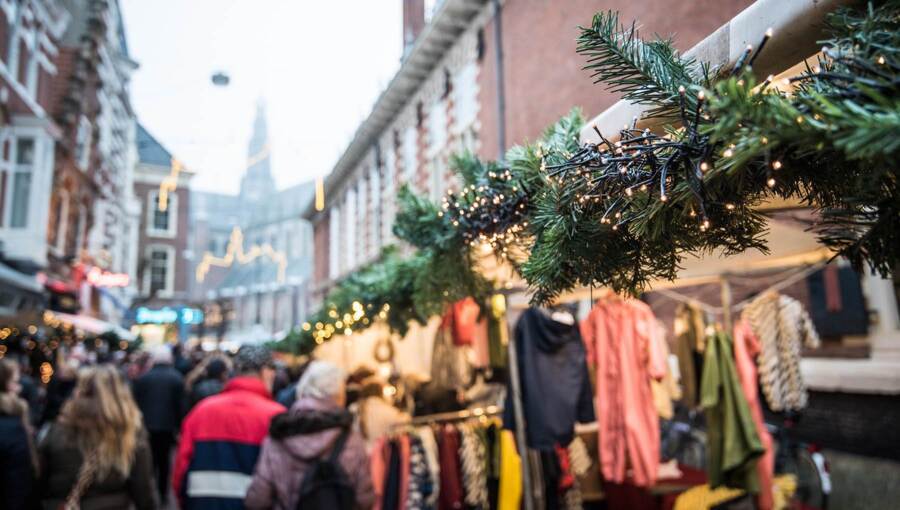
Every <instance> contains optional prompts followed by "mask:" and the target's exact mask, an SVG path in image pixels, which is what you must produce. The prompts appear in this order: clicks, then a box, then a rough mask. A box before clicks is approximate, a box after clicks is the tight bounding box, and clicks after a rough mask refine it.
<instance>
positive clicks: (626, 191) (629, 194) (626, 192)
mask: <svg viewBox="0 0 900 510" xmlns="http://www.w3.org/2000/svg"><path fill="white" fill-rule="evenodd" d="M625 194H626V195H628V196H629V197H630V196H631V195H633V194H634V192H633V191H631V188H625Z"/></svg>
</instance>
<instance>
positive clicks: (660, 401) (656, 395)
mask: <svg viewBox="0 0 900 510" xmlns="http://www.w3.org/2000/svg"><path fill="white" fill-rule="evenodd" d="M654 332H655V334H654V335H653V336H652V338H651V340H650V342H648V348H649V349H650V350H651V352H649V353H648V355H649V356H650V358H649V359H650V360H651V361H652V362H654V363H657V365H656V366H654V367H652V372H653V373H657V374H658V373H660V372H661V373H663V374H664V375H663V377H662V379H653V378H651V379H650V391H652V392H653V405H654V406H655V407H656V413H657V414H658V415H659V417H660V418H663V419H666V420H671V419H672V416H674V414H675V408H674V406H673V405H672V401H674V400H680V399H681V388H680V387H679V386H678V381H677V380H676V378H675V374H673V373H672V370H671V369H670V368H669V343H668V342H666V328H665V327H664V326H663V325H662V323H661V322H659V321H656V324H655V328H654Z"/></svg>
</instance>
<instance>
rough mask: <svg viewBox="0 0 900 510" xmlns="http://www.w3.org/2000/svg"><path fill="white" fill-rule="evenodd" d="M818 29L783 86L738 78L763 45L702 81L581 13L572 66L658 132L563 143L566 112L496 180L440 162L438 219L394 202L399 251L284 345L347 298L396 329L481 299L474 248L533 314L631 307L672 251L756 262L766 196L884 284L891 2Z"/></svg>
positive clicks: (893, 211)
mask: <svg viewBox="0 0 900 510" xmlns="http://www.w3.org/2000/svg"><path fill="white" fill-rule="evenodd" d="M826 29H827V31H828V32H829V36H830V38H829V39H827V40H825V41H822V44H823V45H824V47H823V56H822V58H821V59H820V61H819V63H818V65H817V66H815V67H814V68H812V69H808V70H807V71H806V72H805V73H803V74H802V75H801V76H797V77H794V78H791V79H789V80H788V82H789V83H790V84H793V85H795V87H794V88H793V89H790V87H787V85H788V84H787V83H780V84H776V83H772V81H771V77H770V78H769V79H767V80H765V81H764V82H763V83H758V82H757V80H756V79H755V78H754V75H753V74H752V64H753V62H754V60H755V58H756V57H757V55H758V54H759V51H760V50H762V47H763V46H764V45H765V43H766V41H767V39H768V37H769V34H766V37H765V38H763V39H762V44H760V45H759V47H758V48H757V50H756V51H752V50H751V49H748V51H747V52H745V53H744V55H743V56H742V57H741V58H740V59H739V61H738V63H737V64H736V65H735V66H734V67H733V68H732V69H731V70H730V72H724V71H723V70H718V71H717V72H716V73H715V74H713V73H711V72H710V70H709V68H708V67H707V66H705V65H702V64H700V63H697V62H696V61H694V60H691V59H686V58H684V57H682V56H681V55H679V54H678V52H677V51H676V50H675V49H674V46H673V44H672V41H671V40H662V39H656V40H652V41H644V40H642V39H641V38H640V36H639V34H638V31H637V29H636V27H635V26H634V25H631V26H630V27H627V26H623V25H621V24H620V23H619V21H618V16H617V15H616V14H615V13H612V12H606V13H599V14H597V15H596V16H595V17H594V19H593V23H592V25H591V26H590V27H588V28H582V31H581V36H580V37H579V40H578V50H577V51H578V52H579V53H580V54H582V55H584V56H585V57H586V58H587V65H586V67H585V69H587V70H589V71H590V72H591V73H592V76H593V77H594V78H595V80H596V81H597V82H602V83H604V84H606V86H607V87H608V88H609V89H610V90H612V91H614V92H618V93H621V94H622V95H623V97H624V98H625V99H628V100H630V101H632V102H635V103H638V104H643V105H646V106H649V107H650V108H649V110H648V112H647V114H646V115H647V116H648V117H651V118H654V119H661V120H663V121H664V122H665V124H664V125H663V127H662V129H661V132H651V131H650V130H638V129H635V125H632V126H630V127H627V126H626V127H625V128H624V129H623V130H622V131H621V132H620V133H618V135H619V139H618V141H617V142H615V143H613V142H611V141H610V140H607V139H606V138H604V137H603V136H602V134H600V133H598V134H600V138H601V143H599V144H585V145H581V146H579V143H578V140H579V132H580V130H581V128H582V126H583V120H582V118H581V116H580V114H579V113H578V112H577V111H573V112H572V113H571V114H569V115H567V116H565V117H563V118H562V119H561V120H560V121H559V122H557V123H556V124H554V125H553V126H551V127H550V128H548V130H547V131H546V132H545V133H544V135H543V137H542V138H541V140H540V141H539V142H537V143H534V144H525V145H522V146H517V147H513V148H512V149H510V150H509V151H508V153H507V155H506V165H505V166H501V165H499V164H497V163H492V162H482V161H479V160H478V159H477V158H476V157H474V156H473V155H471V154H462V155H459V156H457V157H455V158H453V159H452V161H451V167H452V168H453V170H454V171H455V172H456V174H457V175H458V176H459V180H460V182H461V187H460V189H459V190H458V191H451V192H449V193H448V194H447V196H445V197H444V198H443V199H442V201H441V205H440V206H438V205H437V204H434V203H432V202H431V201H429V200H427V199H425V198H422V197H418V196H416V195H415V194H413V193H412V192H410V191H409V190H408V189H404V190H402V191H401V193H400V196H399V211H398V215H397V219H396V223H395V225H394V233H395V234H396V235H397V236H398V237H399V238H400V239H402V240H404V241H406V242H408V243H409V244H411V245H412V246H413V247H414V248H415V252H414V254H413V255H412V256H411V257H408V258H406V259H401V258H400V257H399V256H398V255H396V253H395V252H390V253H388V254H387V255H385V257H383V259H382V260H381V261H380V262H378V263H376V264H374V265H373V266H370V267H367V268H364V269H363V270H361V271H360V272H359V274H354V275H352V276H350V277H348V278H347V279H346V280H345V281H344V282H341V284H340V285H339V286H338V288H337V289H336V290H335V291H334V292H333V293H332V294H331V295H329V298H328V299H327V300H326V303H327V306H326V308H325V310H323V311H322V312H320V313H319V314H317V315H316V316H314V317H313V319H312V320H310V324H308V325H307V326H308V327H309V331H311V332H312V333H310V334H308V335H306V336H303V338H302V339H301V343H304V342H305V343H306V344H308V343H309V342H316V341H322V340H324V339H327V338H328V337H329V336H330V334H323V333H322V331H327V327H326V326H327V322H328V321H327V320H326V318H330V319H335V315H336V316H337V317H345V316H346V314H347V313H350V312H347V311H344V310H350V311H352V310H353V309H354V307H355V309H356V310H357V315H360V314H359V312H358V309H359V306H356V305H354V301H359V302H360V304H363V303H364V304H363V310H364V312H365V313H363V314H361V315H360V321H362V320H363V319H367V320H369V321H371V320H373V317H372V316H371V315H370V314H369V310H370V305H371V307H372V308H371V309H372V310H374V311H375V312H376V313H377V314H381V315H382V318H384V319H385V320H387V321H388V322H389V324H390V325H391V327H392V328H393V329H394V330H396V331H400V332H403V331H404V330H405V329H404V328H405V325H406V322H408V320H411V319H412V320H419V321H424V319H425V318H426V317H428V316H430V315H433V314H436V313H440V311H442V310H443V307H444V306H445V305H446V303H448V302H452V301H455V300H457V299H459V298H461V297H464V296H467V295H471V296H475V297H476V298H479V299H484V298H485V297H486V296H487V295H488V293H489V292H490V290H491V287H492V282H489V281H486V280H485V279H484V278H483V277H481V276H480V275H479V274H478V272H477V270H476V269H475V268H476V266H477V263H476V260H475V257H474V255H473V250H474V248H475V246H476V245H479V244H482V245H483V244H485V243H487V244H489V245H490V246H491V247H492V248H493V250H494V252H495V254H496V255H497V256H498V257H500V258H502V259H504V260H506V261H508V262H510V263H511V264H512V266H513V267H514V268H515V269H516V270H517V271H519V273H520V274H521V275H522V276H523V277H524V278H525V279H526V281H527V282H528V284H529V285H530V287H531V289H532V290H533V292H534V298H533V299H534V301H535V302H537V303H545V302H548V301H552V300H553V299H554V298H555V297H557V296H558V295H559V294H561V293H562V292H565V291H567V290H570V289H572V288H575V287H578V286H608V287H611V288H613V289H614V290H616V291H618V292H628V293H639V292H641V291H642V290H644V289H645V288H646V286H647V285H648V284H649V283H650V282H652V281H653V280H657V279H670V280H671V279H675V278H676V276H677V272H678V269H679V265H680V264H681V262H682V260H683V258H684V256H686V255H687V254H708V253H711V252H713V251H714V250H721V251H724V253H725V254H726V255H728V254H734V253H740V252H743V251H745V250H748V249H756V250H759V251H761V252H764V253H765V252H766V250H767V246H766V243H765V241H764V234H765V232H766V218H765V217H764V216H763V215H762V214H761V213H760V212H759V211H758V206H759V205H760V204H761V203H762V202H764V201H766V200H770V199H772V198H781V199H799V200H800V201H802V202H803V203H805V204H807V205H808V206H809V207H810V208H812V209H813V210H814V211H815V212H816V213H817V218H818V219H817V221H816V223H815V224H814V225H811V228H812V229H813V230H814V231H815V232H816V233H817V234H818V236H819V237H820V240H821V242H822V243H823V244H824V245H825V246H828V247H830V248H832V249H834V250H835V251H836V252H837V253H838V254H840V255H842V256H845V257H847V258H848V259H849V260H850V261H851V262H853V263H854V265H856V266H857V267H858V268H861V267H862V266H863V265H866V264H867V265H868V266H869V267H871V268H872V269H874V270H876V271H878V272H880V273H881V274H882V275H888V274H889V273H891V272H892V271H893V270H894V269H895V268H896V267H897V261H898V253H900V192H898V183H897V181H898V179H897V161H898V155H900V154H898V153H900V0H891V1H887V2H883V3H882V4H880V5H879V6H877V7H875V6H873V5H869V6H868V8H867V9H857V10H854V9H849V8H842V9H840V10H838V11H836V12H835V13H832V14H831V15H829V16H828V18H827V27H826ZM777 86H783V88H785V89H790V90H788V91H787V92H784V91H781V90H780V89H779V87H777ZM385 305H388V306H387V307H385ZM379 307H380V308H379ZM341 311H344V312H343V314H342V312H341ZM323 313H324V314H325V315H324V316H323V315H322V314H323ZM350 317H351V318H352V317H353V314H352V313H351V314H350ZM318 322H321V323H322V326H321V328H319V329H318V331H319V333H316V332H315V331H317V329H316V328H317V327H318V324H317V323H318ZM354 324H358V322H354ZM366 324H368V323H366ZM357 327H359V326H357ZM332 329H337V328H334V327H332ZM332 334H333V332H332Z"/></svg>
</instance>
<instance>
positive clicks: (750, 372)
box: [734, 319, 775, 510]
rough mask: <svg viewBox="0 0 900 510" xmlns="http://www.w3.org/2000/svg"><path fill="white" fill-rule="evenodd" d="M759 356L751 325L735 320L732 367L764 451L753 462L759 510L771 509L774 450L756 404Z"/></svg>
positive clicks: (760, 410)
mask: <svg viewBox="0 0 900 510" xmlns="http://www.w3.org/2000/svg"><path fill="white" fill-rule="evenodd" d="M758 354H759V339H757V338H756V335H754V334H753V329H751V328H750V324H748V323H747V321H746V320H743V319H742V320H740V321H738V323H737V324H735V326H734V365H735V368H736V369H737V374H738V378H739V379H740V381H741V389H742V390H743V391H744V396H745V397H746V398H747V405H748V406H749V407H750V414H751V416H753V424H754V425H755V426H756V433H757V434H758V435H759V440H760V441H761V442H762V445H763V448H765V449H766V453H764V454H763V456H762V457H760V459H759V461H758V462H757V463H756V475H757V477H758V478H759V496H758V497H757V505H756V506H757V508H758V509H759V510H772V508H773V506H774V502H773V499H772V498H773V493H772V478H773V477H774V476H775V474H774V473H775V450H774V448H773V444H772V436H771V434H769V431H768V430H767V429H766V423H765V421H763V411H762V405H761V404H760V402H759V389H758V388H759V385H758V383H757V381H758V379H757V373H756V356H757V355H758Z"/></svg>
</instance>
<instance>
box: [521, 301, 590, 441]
mask: <svg viewBox="0 0 900 510" xmlns="http://www.w3.org/2000/svg"><path fill="white" fill-rule="evenodd" d="M514 341H515V343H516V353H517V356H518V365H519V367H518V368H519V378H520V380H521V381H520V382H521V385H520V386H521V390H522V406H523V408H524V415H525V432H526V438H527V442H528V446H529V447H530V448H536V449H543V450H552V449H553V446H554V445H555V444H557V443H560V444H569V443H570V442H572V438H573V437H574V436H575V422H581V423H589V422H592V421H594V406H593V404H592V402H591V385H590V376H589V375H588V369H587V365H586V364H585V346H584V343H583V342H582V340H581V334H580V333H579V330H578V325H577V324H564V323H562V322H558V321H555V320H553V319H552V318H551V317H550V316H549V315H548V314H547V313H545V312H544V311H543V310H540V309H538V308H529V309H527V310H525V311H524V312H523V313H522V316H521V317H520V318H519V321H518V322H517V323H516V329H515V340H514ZM511 399H512V390H508V391H507V396H506V405H505V407H504V420H503V421H504V426H506V427H507V428H510V429H512V428H513V425H514V423H515V420H514V415H513V404H512V401H511Z"/></svg>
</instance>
